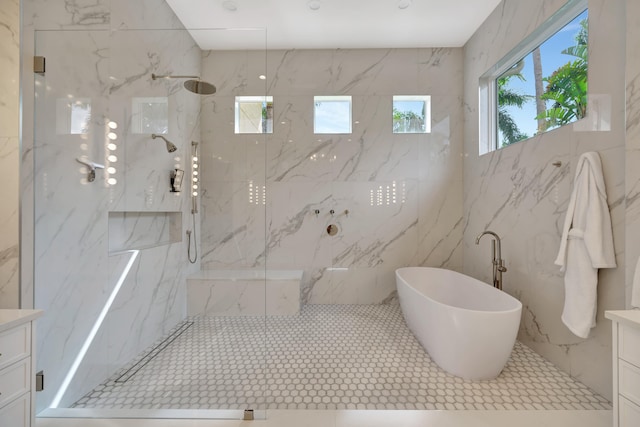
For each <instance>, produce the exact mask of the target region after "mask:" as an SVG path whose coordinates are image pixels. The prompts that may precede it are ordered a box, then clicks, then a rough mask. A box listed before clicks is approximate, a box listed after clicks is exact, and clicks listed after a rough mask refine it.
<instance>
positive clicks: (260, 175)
mask: <svg viewBox="0 0 640 427" xmlns="http://www.w3.org/2000/svg"><path fill="white" fill-rule="evenodd" d="M206 32H208V35H209V36H212V37H210V38H209V39H210V40H215V39H216V38H217V39H221V40H227V41H230V40H232V39H233V37H243V38H246V37H247V36H248V32H249V31H247V30H245V31H235V32H234V31H233V30H197V31H187V30H175V29H174V30H120V31H110V30H104V31H80V30H78V31H37V32H36V34H35V44H36V46H35V51H36V54H37V55H39V56H43V57H45V58H46V65H47V69H46V72H45V73H44V74H42V75H37V76H36V78H35V98H36V99H35V111H34V115H35V117H34V133H35V141H34V148H35V150H34V183H35V189H34V193H35V196H34V197H35V218H36V219H35V224H34V235H35V242H34V243H35V250H34V257H35V259H34V265H35V266H34V287H35V307H37V308H42V309H44V310H45V315H44V317H43V319H42V320H41V321H40V322H38V331H37V334H38V341H39V342H38V344H37V350H38V359H37V360H38V362H37V363H38V370H44V371H45V373H46V379H47V381H46V387H45V390H44V391H43V392H41V393H38V396H37V412H38V413H39V414H40V415H41V416H46V415H56V416H59V415H63V416H97V417H110V416H136V417H177V418H180V417H194V416H195V417H200V418H202V417H205V418H219V417H225V418H228V417H232V418H234V417H235V418H237V417H240V416H243V412H244V410H245V409H255V410H261V409H264V408H265V407H266V406H265V387H264V384H265V381H264V376H265V369H264V359H265V315H266V284H265V283H266V280H265V277H266V273H265V268H264V261H263V259H262V261H261V257H262V258H263V257H264V253H265V231H264V230H265V207H264V203H262V202H259V203H257V204H256V203H254V202H253V199H250V198H251V197H253V196H252V195H254V194H255V192H256V191H259V190H257V189H259V188H260V186H261V183H263V182H264V168H260V167H259V165H260V164H264V150H265V143H264V141H265V140H264V135H252V136H251V137H250V138H248V137H243V136H242V135H236V134H235V132H234V125H233V123H234V118H235V96H236V94H249V93H250V94H252V95H261V96H263V95H264V93H265V84H264V80H262V79H260V78H259V76H260V75H264V74H266V69H265V65H266V64H265V60H264V58H265V56H264V54H262V55H258V56H257V59H256V56H251V58H249V56H247V55H246V54H244V53H238V54H237V55H235V56H234V57H233V59H232V61H231V62H226V63H225V62H216V61H217V60H218V58H220V59H221V60H224V58H223V57H224V56H225V55H226V54H225V53H224V52H223V51H217V50H211V49H207V46H206V45H205V44H204V39H203V36H205V35H207V34H205V33H206ZM252 37H259V38H262V40H264V37H265V34H264V31H263V30H255V33H254V34H253V35H252ZM220 64H223V66H222V67H220ZM254 72H255V76H254ZM249 73H251V78H253V77H255V80H256V81H257V82H258V84H257V85H248V84H243V83H242V82H247V81H248V79H249V78H250V77H249ZM152 74H156V75H160V76H172V77H174V76H175V77H177V78H155V79H154V78H153V76H152ZM178 76H189V77H188V78H182V77H178ZM198 79H200V80H202V81H210V82H211V83H212V84H213V85H215V86H216V88H217V92H216V93H215V94H213V95H200V94H196V93H193V92H192V91H190V90H189V88H188V87H186V86H185V85H184V84H183V83H184V82H185V81H189V80H193V81H197V80H198ZM244 91H247V92H244ZM152 135H156V137H155V138H154V137H153V136H152ZM173 147H175V150H173ZM179 176H181V177H182V182H181V183H180V182H178V181H179V179H176V178H178V177H179ZM262 188H264V186H262ZM261 197H262V198H261V199H260V200H261V201H264V191H263V192H262V196H261ZM189 246H190V247H191V251H192V252H191V255H192V260H193V255H194V252H195V250H196V249H197V250H198V257H197V259H195V260H194V262H193V263H192V262H190V261H189V257H188V255H189V252H188V250H189ZM238 254H240V255H238ZM246 298H249V299H248V300H247V299H246ZM247 307H249V308H250V310H249V309H247ZM69 408H71V410H70V409H69ZM158 409H163V412H162V413H161V415H158V412H157V410H158ZM166 409H171V410H173V411H169V412H167V411H164V410H166ZM220 409H224V410H231V411H230V412H224V411H223V412H220V411H219V410H220ZM212 411H213V412H212ZM88 414H90V415H88Z"/></svg>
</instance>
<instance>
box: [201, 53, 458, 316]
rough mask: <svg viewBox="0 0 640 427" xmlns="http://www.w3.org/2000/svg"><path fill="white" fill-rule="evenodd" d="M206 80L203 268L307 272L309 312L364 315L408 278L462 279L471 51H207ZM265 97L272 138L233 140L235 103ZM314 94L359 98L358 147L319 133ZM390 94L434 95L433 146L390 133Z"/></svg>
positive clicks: (352, 137)
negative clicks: (343, 308) (399, 277)
mask: <svg viewBox="0 0 640 427" xmlns="http://www.w3.org/2000/svg"><path fill="white" fill-rule="evenodd" d="M265 70H266V72H265ZM260 74H265V75H266V76H267V79H266V82H265V81H262V80H259V79H258V75H260ZM203 75H204V78H205V79H206V80H208V81H211V82H214V83H215V84H216V85H217V87H218V93H217V94H216V95H215V97H211V98H210V99H208V100H206V101H205V104H203V117H205V116H206V117H207V119H206V120H203V123H202V135H203V136H202V139H203V142H204V145H203V165H202V167H203V178H204V181H203V188H204V189H205V193H204V196H203V202H202V203H203V217H202V228H203V238H202V245H203V248H202V249H203V251H202V252H203V258H202V266H203V269H237V268H256V267H258V268H264V267H265V266H266V268H267V269H269V270H271V269H274V270H282V269H292V270H299V269H302V270H304V276H303V283H302V293H301V295H302V297H301V298H302V303H310V304H321V303H346V304H356V303H363V304H366V303H380V302H382V301H384V300H385V299H387V298H388V297H389V296H390V295H392V293H393V292H394V290H395V277H394V271H395V269H396V268H398V267H401V266H407V265H426V266H443V267H448V268H452V269H457V270H459V269H460V268H461V266H462V251H461V237H462V157H461V152H462V126H461V125H462V110H461V106H462V103H461V99H462V50H461V49H368V50H294V51H267V54H266V65H265V54H264V52H221V51H211V52H206V53H205V55H204V57H203ZM265 94H266V95H270V96H273V100H274V101H273V102H274V126H273V127H274V131H273V134H268V135H266V136H265V135H236V134H234V127H233V120H234V97H235V96H239V95H265ZM314 95H351V96H352V102H353V104H352V108H353V113H352V123H353V131H352V133H351V134H341V135H321V134H314V132H313V106H314V103H313V96H314ZM393 95H430V96H431V109H432V131H431V133H430V134H393V133H392V96H393ZM263 189H266V198H265V199H264V203H263V199H262V191H263ZM256 192H257V194H258V195H259V198H258V200H257V199H256V197H255V196H256ZM316 209H318V210H319V211H320V213H319V215H318V216H316V215H315V213H314V211H315V210H316ZM332 209H333V210H334V211H335V214H334V215H333V216H332V215H331V214H330V210H332ZM346 210H348V211H349V213H348V215H347V214H345V211H346ZM331 223H334V224H336V225H337V226H338V228H339V232H338V234H337V235H335V236H329V235H328V234H327V232H326V228H327V226H328V225H329V224H331ZM265 227H266V236H265Z"/></svg>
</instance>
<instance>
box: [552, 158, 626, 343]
mask: <svg viewBox="0 0 640 427" xmlns="http://www.w3.org/2000/svg"><path fill="white" fill-rule="evenodd" d="M555 263H556V264H557V265H559V266H561V267H562V270H563V271H564V272H565V276H564V284H565V300H564V309H563V311H562V321H563V322H564V324H565V325H567V327H568V328H569V330H571V332H573V333H574V334H575V335H577V336H579V337H581V338H587V337H588V336H589V331H590V329H591V328H592V327H594V326H595V321H596V308H597V296H598V292H597V286H598V269H599V268H614V267H616V260H615V251H614V247H613V232H612V229H611V216H610V214H609V206H608V205H607V193H606V189H605V185H604V178H603V175H602V163H601V161H600V156H599V155H598V153H595V152H590V153H584V154H583V155H582V156H580V158H579V159H578V164H577V166H576V175H575V179H574V181H573V192H572V193H571V198H570V199H569V206H568V208H567V216H566V218H565V222H564V227H563V229H562V239H561V242H560V250H559V251H558V257H557V258H556V261H555Z"/></svg>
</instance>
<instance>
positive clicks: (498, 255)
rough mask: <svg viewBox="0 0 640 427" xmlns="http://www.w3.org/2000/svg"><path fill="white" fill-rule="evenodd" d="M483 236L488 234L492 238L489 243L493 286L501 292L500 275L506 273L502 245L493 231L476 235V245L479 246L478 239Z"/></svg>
mask: <svg viewBox="0 0 640 427" xmlns="http://www.w3.org/2000/svg"><path fill="white" fill-rule="evenodd" d="M485 234H489V235H490V236H492V237H493V240H492V241H491V258H492V260H491V264H493V286H494V287H496V288H498V289H500V290H502V273H504V272H505V271H507V268H506V267H505V266H504V260H503V259H502V245H501V241H500V236H498V234H496V233H494V232H493V231H489V230H485V231H483V232H482V233H480V234H478V237H476V245H479V244H480V239H481V238H482V236H484V235H485Z"/></svg>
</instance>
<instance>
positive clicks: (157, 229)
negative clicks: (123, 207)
mask: <svg viewBox="0 0 640 427" xmlns="http://www.w3.org/2000/svg"><path fill="white" fill-rule="evenodd" d="M180 241H182V212H132V211H127V212H109V253H117V252H120V251H125V250H132V249H147V248H153V247H156V246H163V245H169V244H171V243H177V242H180Z"/></svg>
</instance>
